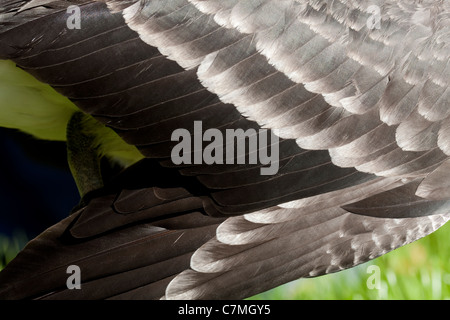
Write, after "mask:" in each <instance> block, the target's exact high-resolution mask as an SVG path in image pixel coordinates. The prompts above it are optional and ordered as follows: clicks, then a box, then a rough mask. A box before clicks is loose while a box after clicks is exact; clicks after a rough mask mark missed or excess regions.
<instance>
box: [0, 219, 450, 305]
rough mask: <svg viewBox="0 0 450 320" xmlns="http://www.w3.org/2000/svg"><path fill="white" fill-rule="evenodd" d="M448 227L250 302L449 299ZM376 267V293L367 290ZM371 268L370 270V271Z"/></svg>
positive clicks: (7, 248) (13, 246)
mask: <svg viewBox="0 0 450 320" xmlns="http://www.w3.org/2000/svg"><path fill="white" fill-rule="evenodd" d="M449 239H450V223H448V224H447V225H445V226H444V227H442V228H441V229H439V230H438V231H436V232H435V233H433V234H431V235H430V236H428V237H425V238H423V239H421V240H419V241H416V242H414V243H411V244H409V245H407V246H405V247H402V248H399V249H397V250H395V251H393V252H391V253H389V254H387V255H384V256H382V257H379V258H377V259H375V260H372V261H370V262H367V263H365V264H362V265H360V266H358V267H355V268H353V269H349V270H345V271H342V272H338V273H334V274H330V275H326V276H322V277H318V278H310V279H301V280H297V281H294V282H291V283H288V284H286V285H283V286H280V287H278V288H275V289H273V290H270V291H267V292H265V293H262V294H259V295H256V296H254V297H252V298H250V299H264V300H265V299H267V300H297V299H298V300H312V299H318V300H331V299H339V300H349V299H351V300H354V299H363V300H375V299H382V300H400V299H402V300H406V299H414V300H417V299H420V300H423V299H434V300H441V299H449V298H450V241H449ZM26 242H27V239H26V236H25V235H24V234H23V233H20V232H19V233H16V234H15V235H14V236H13V237H6V236H1V235H0V258H1V259H0V269H2V268H3V267H4V266H5V265H6V264H7V263H8V262H9V261H11V259H13V258H14V256H15V255H16V254H17V252H18V251H19V250H20V249H21V248H22V247H23V246H24V245H25V244H26ZM371 266H376V267H378V268H377V269H376V270H375V272H377V271H379V280H380V281H379V288H378V289H377V288H373V289H369V286H368V285H367V283H368V282H369V285H370V284H372V283H373V282H372V280H373V279H374V277H373V276H374V275H375V273H374V271H373V270H372V269H371ZM372 268H373V267H372Z"/></svg>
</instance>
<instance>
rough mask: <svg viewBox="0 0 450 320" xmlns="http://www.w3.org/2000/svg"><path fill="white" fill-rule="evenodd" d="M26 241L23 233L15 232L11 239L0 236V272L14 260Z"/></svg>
mask: <svg viewBox="0 0 450 320" xmlns="http://www.w3.org/2000/svg"><path fill="white" fill-rule="evenodd" d="M27 241H28V240H27V236H26V235H25V234H24V233H23V232H16V234H15V235H14V236H13V237H12V238H9V237H6V236H5V235H2V234H0V270H2V269H3V268H4V267H5V266H6V265H7V264H8V263H9V262H10V261H11V260H12V259H14V257H15V256H16V255H17V253H19V251H20V250H22V248H23V247H25V244H26V243H27Z"/></svg>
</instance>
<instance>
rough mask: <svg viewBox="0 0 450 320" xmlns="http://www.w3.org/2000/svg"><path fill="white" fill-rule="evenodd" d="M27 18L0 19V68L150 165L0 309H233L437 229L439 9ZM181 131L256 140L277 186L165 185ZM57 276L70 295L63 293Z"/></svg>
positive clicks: (443, 135) (82, 219) (242, 169)
mask: <svg viewBox="0 0 450 320" xmlns="http://www.w3.org/2000/svg"><path fill="white" fill-rule="evenodd" d="M44 2H45V4H44V3H43V2H42V1H36V0H35V1H31V2H29V1H22V2H20V3H17V2H12V1H9V0H3V2H2V9H0V27H1V28H2V29H1V30H0V43H1V44H0V58H2V59H11V60H13V61H14V62H15V63H16V64H17V65H18V66H20V68H22V69H24V70H25V71H27V72H29V73H30V74H32V75H33V76H35V77H36V78H37V79H38V80H40V81H42V82H45V83H47V84H50V85H51V86H52V87H53V88H54V89H55V90H56V91H58V92H59V93H61V94H62V95H64V96H66V97H68V98H69V99H70V100H71V101H72V102H73V103H74V104H75V105H76V106H77V108H79V109H80V110H82V111H84V112H85V113H87V114H90V115H92V116H93V117H94V118H95V119H97V120H98V121H99V122H101V123H103V124H104V125H106V126H108V127H110V128H112V129H113V130H114V131H115V132H116V133H117V134H118V135H119V136H120V137H121V138H122V139H124V141H126V142H127V143H128V144H130V145H134V146H136V147H137V149H138V150H139V151H140V152H141V153H142V155H143V156H145V157H146V158H147V159H144V160H142V161H140V162H138V163H137V164H135V165H133V166H131V167H129V168H128V169H126V170H124V171H123V172H122V173H121V174H120V175H119V176H117V177H115V178H113V179H112V180H111V181H108V183H107V184H106V185H105V187H104V188H103V189H101V190H98V191H96V192H93V193H92V194H89V195H88V197H86V198H85V199H83V201H82V203H81V204H80V206H79V208H77V210H75V211H74V212H73V213H72V214H71V215H70V216H69V217H68V218H67V219H65V220H64V221H62V222H61V223H59V224H58V225H56V226H53V227H51V228H50V229H48V230H47V231H46V232H44V233H43V234H42V235H41V236H39V237H38V238H37V239H35V240H33V241H32V242H30V244H29V245H28V246H27V248H25V250H24V251H23V252H22V253H21V254H19V256H18V257H17V258H16V259H15V260H14V261H13V262H12V263H11V264H10V266H9V267H8V268H6V270H5V271H3V272H2V273H1V274H0V283H1V282H4V283H5V285H4V286H2V287H0V288H1V289H0V296H1V297H10V298H30V297H34V298H39V297H42V298H70V297H72V298H77V297H83V298H167V299H170V298H192V299H199V298H242V297H247V296H249V295H252V294H255V293H257V292H260V291H262V290H267V289H270V288H272V287H274V286H277V285H279V284H282V283H285V282H288V281H291V280H293V279H297V278H299V277H311V276H318V275H322V274H326V273H330V272H336V271H339V270H342V269H346V268H349V267H352V266H355V265H357V264H360V263H363V262H365V261H368V260H370V259H373V258H375V257H377V256H379V255H382V254H385V253H387V252H389V251H391V250H393V249H395V248H397V247H399V246H402V245H405V244H407V243H410V242H412V241H414V240H417V239H419V238H421V237H423V236H425V235H427V234H429V233H431V232H433V231H435V230H436V229H437V228H439V227H440V226H442V225H443V224H444V223H445V222H447V220H448V219H449V218H450V215H449V214H450V213H449V211H448V208H449V197H448V194H449V192H448V189H449V186H448V179H446V177H448V163H449V161H450V160H449V155H450V153H449V143H450V138H449V134H450V130H449V127H450V126H449V123H450V120H449V119H450V113H449V112H448V110H449V106H448V85H449V82H448V81H449V80H448V79H450V77H449V70H450V69H449V61H450V49H449V48H448V45H449V43H450V38H449V34H450V33H449V30H450V29H449V27H450V26H449V25H448V21H449V20H448V19H445V17H447V16H448V14H449V12H450V8H449V6H448V3H446V2H445V1H406V0H405V1H390V0H378V1H370V3H369V2H366V1H358V2H357V1H345V0H339V1H331V2H330V1H317V0H311V1H306V0H304V1H300V0H296V1H294V0H282V1H279V0H277V1H275V0H251V1H249V0H240V1H239V0H228V1H216V0H202V1H200V0H171V1H166V0H165V1H163V0H151V1H144V0H142V1H137V0H136V1H108V0H106V1H104V2H95V1H82V0H80V1H71V4H72V3H73V4H76V5H78V6H79V8H80V11H81V18H82V20H81V29H79V30H77V29H73V30H72V29H68V27H67V24H66V21H67V19H68V17H69V15H70V13H68V12H67V11H66V10H65V9H66V8H67V3H66V2H63V1H55V2H48V1H44ZM374 9H378V10H379V14H378V13H377V10H375V11H374ZM377 19H378V20H377ZM371 22H373V23H371ZM196 120H201V121H202V124H203V130H207V129H213V128H218V129H219V130H221V131H222V132H225V130H227V129H237V128H242V129H250V128H253V129H261V128H268V129H271V130H272V131H273V132H274V133H275V134H276V135H278V136H279V137H280V144H279V149H280V150H279V152H280V153H279V154H280V159H279V171H278V172H277V173H276V174H275V175H273V176H264V175H261V174H260V165H254V164H244V165H241V164H229V165H218V164H215V165H206V164H192V165H181V166H180V165H175V164H174V163H173V162H172V161H171V158H170V155H171V153H170V151H171V149H172V148H173V146H174V144H175V143H174V142H173V141H171V139H170V137H171V133H172V132H173V131H174V130H176V129H177V128H186V129H188V130H192V128H193V124H194V121H196ZM177 248H178V249H177ZM146 250H148V251H146ZM35 256H46V257H49V259H48V261H46V262H45V263H37V262H34V263H33V264H32V265H29V266H26V264H27V263H29V262H30V261H31V260H32V259H33V257H35ZM117 261H120V263H119V264H118V265H117ZM70 264H80V267H81V269H82V270H87V271H86V273H85V274H86V278H85V285H86V287H87V288H88V289H87V290H85V291H83V290H84V289H82V290H81V291H79V292H74V293H73V291H70V290H66V289H65V288H64V284H65V277H66V276H67V275H66V274H65V273H64V272H63V273H61V272H62V271H63V269H64V266H66V265H70ZM99 264H100V265H101V268H99ZM50 272H51V273H52V275H53V274H54V276H52V277H50V278H51V279H48V278H47V277H42V275H45V274H49V273H50ZM142 274H145V275H146V277H142ZM29 278H30V279H34V280H33V281H36V282H35V284H36V285H35V286H33V289H32V290H28V289H26V288H25V285H24V282H21V281H22V280H19V279H29ZM139 278H142V280H139ZM28 286H29V285H28ZM218 288H220V290H218Z"/></svg>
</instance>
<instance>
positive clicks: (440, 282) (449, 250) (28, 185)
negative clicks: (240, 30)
mask: <svg viewBox="0 0 450 320" xmlns="http://www.w3.org/2000/svg"><path fill="white" fill-rule="evenodd" d="M0 148H1V149H0V150H2V155H1V157H0V270H1V269H2V268H4V266H5V265H6V264H7V263H8V262H9V261H11V260H12V259H13V258H14V257H15V255H16V254H17V253H18V251H19V250H20V249H22V248H23V247H24V246H25V244H26V243H27V241H28V240H30V239H32V238H34V237H35V236H37V235H38V234H39V233H41V232H42V231H44V230H45V229H46V228H47V227H49V226H51V225H52V224H54V223H56V222H58V221H59V220H61V219H62V218H64V217H65V216H67V215H68V214H69V212H70V210H71V209H72V208H73V206H75V205H76V204H77V203H78V201H79V196H78V192H77V189H76V186H75V183H74V182H73V180H72V177H71V175H70V172H69V169H68V166H67V161H66V153H65V144H64V143H54V142H53V143H52V142H47V141H38V140H35V139H33V138H31V137H29V136H27V135H25V134H22V133H19V132H17V131H15V130H9V129H3V128H0ZM250 299H270V300H275V299H285V300H288V299H303V300H305V299H306V300H308V299H325V300H329V299H439V300H440V299H450V223H449V224H447V225H445V226H444V227H443V228H441V229H440V230H438V231H437V232H435V233H434V234H432V235H430V236H428V237H426V238H423V239H421V240H419V241H416V242H414V243H412V244H410V245H407V246H405V247H403V248H400V249H398V250H396V251H394V252H391V253H389V254H387V255H385V256H383V257H380V258H377V259H375V260H373V261H370V262H368V263H365V264H362V265H360V266H358V267H356V268H353V269H350V270H345V271H342V272H338V273H335V274H331V275H326V276H322V277H318V278H311V279H301V280H298V281H294V282H291V283H288V284H286V285H284V286H281V287H278V288H275V289H273V290H270V291H268V292H265V293H262V294H259V295H257V296H254V297H252V298H250Z"/></svg>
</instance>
